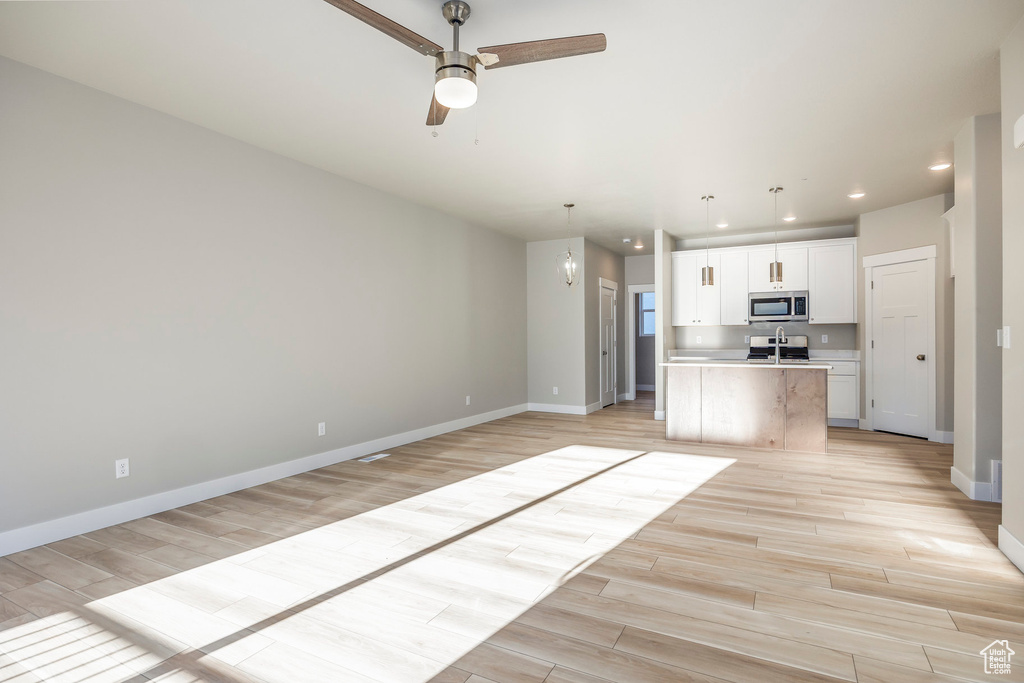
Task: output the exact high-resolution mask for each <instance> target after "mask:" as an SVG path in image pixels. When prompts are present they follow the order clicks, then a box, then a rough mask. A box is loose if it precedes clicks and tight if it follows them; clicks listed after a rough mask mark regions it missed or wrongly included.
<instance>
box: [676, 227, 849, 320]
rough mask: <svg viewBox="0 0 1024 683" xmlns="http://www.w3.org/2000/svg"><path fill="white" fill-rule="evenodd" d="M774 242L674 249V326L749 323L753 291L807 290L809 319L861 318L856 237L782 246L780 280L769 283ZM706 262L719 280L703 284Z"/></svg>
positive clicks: (780, 247) (773, 255)
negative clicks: (750, 297)
mask: <svg viewBox="0 0 1024 683" xmlns="http://www.w3.org/2000/svg"><path fill="white" fill-rule="evenodd" d="M774 260H775V246H774V245H764V244H761V245H757V246H754V247H725V248H721V249H712V250H710V252H708V251H705V250H704V249H694V250H691V251H676V252H673V253H672V324H673V325H678V326H682V325H685V326H690V325H746V324H748V316H747V302H748V296H747V295H748V294H749V293H750V292H777V291H803V290H807V306H808V322H810V323H813V324H826V323H855V322H857V280H856V278H857V268H856V263H857V239H856V238H855V237H849V238H840V239H830V240H817V241H809V242H799V243H793V242H790V243H789V244H785V245H781V244H780V245H779V261H781V262H782V282H781V283H778V282H770V281H769V279H768V266H769V264H770V263H771V262H772V261H774ZM705 263H707V264H708V265H710V266H712V267H713V268H714V269H715V284H714V286H711V287H705V286H702V285H701V272H700V271H701V268H703V267H704V265H705Z"/></svg>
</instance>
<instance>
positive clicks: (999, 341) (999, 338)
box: [996, 327, 1003, 346]
mask: <svg viewBox="0 0 1024 683" xmlns="http://www.w3.org/2000/svg"><path fill="white" fill-rule="evenodd" d="M1002 345H1003V328H1001V327H1000V328H999V329H998V330H996V346H1002Z"/></svg>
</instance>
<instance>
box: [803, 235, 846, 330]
mask: <svg viewBox="0 0 1024 683" xmlns="http://www.w3.org/2000/svg"><path fill="white" fill-rule="evenodd" d="M856 261H857V248H856V244H855V243H854V242H853V240H850V241H849V242H844V243H840V244H829V245H821V246H810V247H808V249H807V266H808V271H809V278H808V279H809V282H808V287H807V308H808V318H809V320H808V322H810V323H811V324H812V325H824V324H828V323H855V322H857V286H856V282H857V280H856V277H857V272H856Z"/></svg>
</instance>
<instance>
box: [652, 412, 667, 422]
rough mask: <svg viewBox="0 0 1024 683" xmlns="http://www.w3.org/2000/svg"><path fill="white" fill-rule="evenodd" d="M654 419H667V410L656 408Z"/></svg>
mask: <svg viewBox="0 0 1024 683" xmlns="http://www.w3.org/2000/svg"><path fill="white" fill-rule="evenodd" d="M654 419H655V420H664V419H665V411H664V410H655V411H654Z"/></svg>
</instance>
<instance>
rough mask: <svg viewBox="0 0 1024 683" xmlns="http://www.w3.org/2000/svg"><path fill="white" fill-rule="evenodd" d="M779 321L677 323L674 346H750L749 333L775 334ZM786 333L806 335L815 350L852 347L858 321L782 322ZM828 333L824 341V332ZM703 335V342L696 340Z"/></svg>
mask: <svg viewBox="0 0 1024 683" xmlns="http://www.w3.org/2000/svg"><path fill="white" fill-rule="evenodd" d="M776 327H778V323H751V324H750V325H717V326H708V327H676V328H675V333H676V335H675V336H676V340H675V348H677V349H686V350H690V351H699V350H702V349H743V348H746V347H747V346H748V343H747V342H746V341H745V340H744V337H745V336H746V335H751V334H760V335H765V334H766V335H772V336H774V334H775V328H776ZM782 328H783V329H784V330H785V331H786V334H805V335H807V346H808V348H809V349H811V350H812V351H821V350H824V349H843V350H852V349H856V348H857V325H856V324H854V323H846V324H842V325H811V324H809V323H782ZM823 334H825V335H828V343H822V341H821V335H823ZM697 337H700V339H701V343H700V344H698V343H697Z"/></svg>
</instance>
